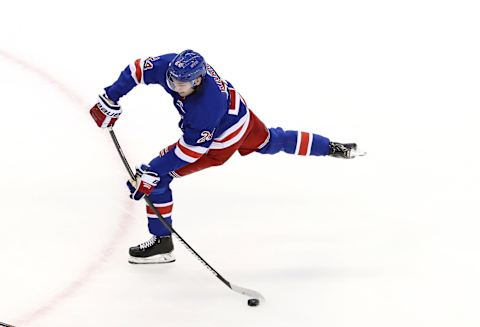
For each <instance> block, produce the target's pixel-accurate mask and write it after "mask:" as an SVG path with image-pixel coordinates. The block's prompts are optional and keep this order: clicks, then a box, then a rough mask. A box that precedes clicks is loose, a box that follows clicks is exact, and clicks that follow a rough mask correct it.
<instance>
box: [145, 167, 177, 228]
mask: <svg viewBox="0 0 480 327" xmlns="http://www.w3.org/2000/svg"><path fill="white" fill-rule="evenodd" d="M172 179H173V178H172V177H171V176H169V175H162V176H160V182H159V183H158V185H157V186H156V187H155V189H154V190H153V192H152V193H151V194H150V196H149V198H150V200H151V201H152V203H153V206H154V207H155V208H157V210H158V211H159V212H160V214H161V215H162V217H163V218H164V219H165V220H166V221H167V222H168V223H169V224H170V225H171V224H172V209H173V199H172V190H171V189H170V182H171V181H172ZM147 217H148V230H149V231H150V234H152V235H157V236H167V235H170V234H171V233H170V231H169V230H168V228H167V227H165V225H164V224H163V223H162V222H161V221H160V219H158V217H157V215H156V214H155V212H154V211H153V210H152V209H151V208H150V207H149V206H148V205H147Z"/></svg>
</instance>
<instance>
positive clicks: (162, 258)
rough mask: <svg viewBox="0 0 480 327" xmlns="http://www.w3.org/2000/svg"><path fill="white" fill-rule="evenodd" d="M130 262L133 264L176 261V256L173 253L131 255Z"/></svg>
mask: <svg viewBox="0 0 480 327" xmlns="http://www.w3.org/2000/svg"><path fill="white" fill-rule="evenodd" d="M128 262H130V263H133V264H151V263H170V262H175V256H174V255H173V254H171V253H166V254H157V255H154V256H151V257H148V258H138V257H132V256H130V257H129V258H128Z"/></svg>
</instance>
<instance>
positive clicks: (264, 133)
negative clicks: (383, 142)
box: [239, 112, 364, 158]
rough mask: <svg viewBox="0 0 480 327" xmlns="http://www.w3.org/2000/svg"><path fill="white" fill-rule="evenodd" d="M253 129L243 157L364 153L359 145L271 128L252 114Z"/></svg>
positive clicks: (352, 154) (240, 150)
mask: <svg viewBox="0 0 480 327" xmlns="http://www.w3.org/2000/svg"><path fill="white" fill-rule="evenodd" d="M251 115H252V118H251V124H252V125H253V126H252V129H251V131H250V133H249V135H248V137H247V138H246V139H245V141H244V143H243V144H242V146H241V147H240V149H239V152H240V154H241V155H247V154H250V153H252V152H255V151H256V152H258V153H262V154H275V153H278V152H286V153H289V154H295V155H302V156H307V155H311V156H327V155H328V156H333V157H338V158H353V157H355V156H357V155H363V154H364V153H362V152H360V151H357V145H356V144H355V143H338V142H331V141H330V140H329V139H328V138H326V137H324V136H322V135H319V134H314V133H307V132H299V131H293V130H287V131H285V130H283V129H282V128H280V127H277V128H267V127H266V126H265V124H264V123H263V122H262V121H261V120H260V119H259V118H258V117H257V116H255V114H253V112H251Z"/></svg>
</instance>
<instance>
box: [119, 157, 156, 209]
mask: <svg viewBox="0 0 480 327" xmlns="http://www.w3.org/2000/svg"><path fill="white" fill-rule="evenodd" d="M136 168H137V171H136V173H135V180H129V181H127V186H128V189H129V190H130V198H131V199H133V200H137V201H138V200H141V199H142V198H143V197H144V196H145V195H150V193H152V191H153V189H154V188H155V186H157V184H158V182H159V181H160V177H158V174H157V173H156V172H154V171H151V170H150V166H149V165H145V164H142V165H140V167H136Z"/></svg>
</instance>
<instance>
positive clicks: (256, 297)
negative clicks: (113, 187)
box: [108, 127, 265, 306]
mask: <svg viewBox="0 0 480 327" xmlns="http://www.w3.org/2000/svg"><path fill="white" fill-rule="evenodd" d="M108 132H109V133H110V136H111V137H112V140H113V143H114V144H115V147H116V148H117V152H118V154H119V155H120V158H121V159H122V162H123V164H124V165H125V168H126V169H127V171H128V174H129V175H130V178H131V179H135V175H134V173H133V171H132V168H130V165H129V164H128V161H127V158H126V157H125V154H124V153H123V151H122V148H121V147H120V143H119V142H118V139H117V136H116V135H115V132H114V131H113V128H112V127H108ZM144 199H145V202H147V205H148V206H149V207H150V209H152V210H153V212H155V214H156V215H157V217H158V219H159V220H160V222H161V223H162V224H163V225H164V226H165V227H166V228H167V229H168V230H169V231H170V232H171V233H172V235H174V236H175V237H176V238H177V240H178V241H179V242H180V243H182V244H183V245H184V246H185V247H186V248H187V250H188V251H189V252H190V253H191V254H193V256H194V257H195V258H197V259H198V261H200V262H201V263H202V264H203V265H204V266H205V267H206V268H207V269H208V270H209V271H210V272H211V273H212V274H214V275H215V277H217V278H218V279H219V280H220V281H221V282H222V283H224V284H225V285H226V286H227V287H228V288H230V289H231V290H232V291H234V292H237V293H240V294H243V295H246V296H248V297H249V300H248V305H250V306H257V305H258V304H260V302H265V298H264V297H263V296H262V294H260V293H259V292H257V291H254V290H251V289H248V288H244V287H240V286H237V285H234V284H232V283H230V282H229V281H228V280H226V279H225V278H223V276H222V275H220V274H219V273H218V272H217V271H216V270H215V269H213V267H212V266H210V265H209V264H208V263H207V262H206V261H205V260H204V259H203V258H202V257H201V256H200V255H199V254H198V253H197V252H196V251H195V250H194V249H193V248H192V247H191V246H190V245H189V244H188V243H187V242H186V241H185V240H184V239H183V238H182V237H181V236H180V235H179V234H178V233H177V232H176V231H175V229H173V227H172V226H171V225H170V224H169V223H168V222H167V221H166V220H165V219H164V218H163V217H162V215H161V214H160V211H158V209H157V208H155V206H154V205H153V203H152V201H151V200H150V198H149V197H148V196H145V197H144Z"/></svg>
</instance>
